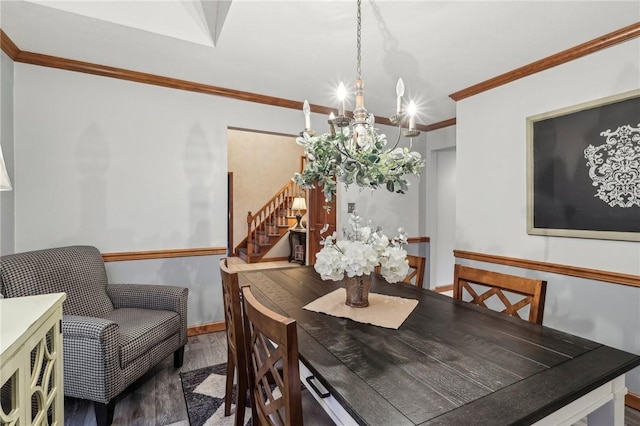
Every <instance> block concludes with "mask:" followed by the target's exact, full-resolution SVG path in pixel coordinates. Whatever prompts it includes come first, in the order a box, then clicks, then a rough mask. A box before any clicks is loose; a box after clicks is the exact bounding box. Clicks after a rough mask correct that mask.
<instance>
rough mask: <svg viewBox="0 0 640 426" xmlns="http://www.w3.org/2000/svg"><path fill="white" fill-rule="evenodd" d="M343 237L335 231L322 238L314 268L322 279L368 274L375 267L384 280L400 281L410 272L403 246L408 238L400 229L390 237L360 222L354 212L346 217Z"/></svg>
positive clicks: (335, 279)
mask: <svg viewBox="0 0 640 426" xmlns="http://www.w3.org/2000/svg"><path fill="white" fill-rule="evenodd" d="M342 232H343V234H344V237H345V238H344V239H342V240H337V239H336V233H335V232H334V233H333V235H331V236H327V237H325V238H324V239H323V242H322V244H323V245H324V247H323V248H322V250H320V252H318V254H317V255H316V263H315V265H314V268H315V270H316V272H318V273H319V274H320V277H321V278H322V279H323V280H333V281H338V280H341V279H343V278H344V276H345V273H346V274H347V277H355V276H362V275H370V274H371V272H373V271H374V269H375V268H376V266H378V265H379V266H380V273H381V274H382V276H383V277H384V279H385V280H386V281H387V282H390V283H395V282H399V281H402V280H403V279H404V278H405V277H406V276H407V273H408V272H409V262H408V261H407V252H406V250H404V248H403V245H404V244H406V243H407V237H406V234H405V232H404V230H403V229H402V228H400V229H398V235H397V236H396V237H394V238H392V239H391V240H390V239H389V238H387V236H386V235H384V234H383V233H382V230H381V229H380V228H375V229H374V228H373V226H372V224H371V221H369V222H368V223H367V224H366V225H364V226H363V225H362V218H361V217H360V216H358V215H357V214H356V213H355V212H354V213H353V214H351V215H350V217H349V226H348V227H345V228H343V230H342Z"/></svg>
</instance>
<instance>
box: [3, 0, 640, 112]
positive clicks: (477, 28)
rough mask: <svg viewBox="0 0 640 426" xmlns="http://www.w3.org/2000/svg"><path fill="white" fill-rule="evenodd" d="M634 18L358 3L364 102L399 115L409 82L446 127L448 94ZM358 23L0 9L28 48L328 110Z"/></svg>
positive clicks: (324, 11) (351, 72) (184, 7)
mask: <svg viewBox="0 0 640 426" xmlns="http://www.w3.org/2000/svg"><path fill="white" fill-rule="evenodd" d="M74 3H75V4H74ZM229 4H230V6H229ZM215 10H221V12H220V13H219V16H218V17H217V18H216V17H215V16H213V19H212V13H213V15H215ZM227 10H228V13H226V12H227ZM212 11H213V12H212ZM216 19H217V21H216ZM639 21H640V1H638V0H627V1H529V2H527V1H466V2H465V1H391V0H376V1H369V0H363V4H362V77H363V79H364V80H365V82H366V88H365V93H366V97H365V103H366V107H367V109H368V110H369V111H371V112H373V113H374V114H376V115H382V116H390V115H392V114H393V113H394V111H395V83H396V80H397V79H398V77H402V78H403V80H404V83H405V86H406V88H407V91H406V97H407V98H412V99H414V100H416V101H417V103H418V105H419V120H418V121H419V122H421V123H423V124H431V123H435V122H439V121H442V120H445V119H449V118H452V117H454V116H455V102H454V101H453V100H451V99H450V98H449V94H451V93H453V92H456V91H458V90H461V89H464V88H466V87H468V86H471V85H473V84H476V83H479V82H481V81H484V80H486V79H489V78H491V77H495V76H496V75H499V74H502V73H505V72H508V71H511V70H513V69H514V68H517V67H520V66H523V65H526V64H528V63H531V62H533V61H536V60H539V59H542V58H544V57H546V56H549V55H552V54H554V53H557V52H559V51H562V50H565V49H568V48H571V47H573V46H576V45H578V44H580V43H583V42H586V41H589V40H592V39H594V38H596V37H599V36H602V35H604V34H607V33H609V32H612V31H615V30H617V29H620V28H622V27H624V26H627V25H630V24H633V23H636V22H639ZM355 24H356V2H355V0H353V1H335V2H330V1H309V0H306V1H269V0H262V1H247V0H234V1H233V2H231V3H229V2H228V1H227V2H215V1H213V0H202V1H150V0H145V1H143V0H136V1H78V0H76V1H75V2H73V1H71V2H57V1H51V0H38V2H37V3H36V2H28V1H23V0H15V1H14V0H2V1H1V3H0V26H1V27H2V29H3V30H4V31H5V33H6V34H7V35H8V36H9V37H10V38H11V39H12V40H13V41H14V42H15V43H16V44H17V46H18V47H19V48H20V49H21V50H24V51H30V52H36V53H43V54H47V55H53V56H60V57H64V58H69V59H75V60H80V61H86V62H92V63H97V64H103V65H109V66H114V67H120V68H125V69H129V70H135V71H141V72H147V73H153V74H157V75H161V76H168V77H174V78H179V79H185V80H190V81H195V82H199V83H205V84H210V85H214V86H219V87H225V88H230V89H236V90H243V91H248V92H253V93H257V94H263V95H270V96H276V97H281V98H286V99H292V100H296V101H302V100H304V99H308V100H309V102H310V103H312V104H318V105H325V106H335V105H336V102H335V89H336V87H337V85H338V82H339V81H344V82H345V84H347V85H348V86H349V84H351V85H352V83H353V80H354V78H355V74H356V29H355V27H356V25H355ZM216 36H218V37H217V42H215V43H214V41H216V40H215V39H216ZM214 45H215V47H214ZM638 54H639V55H640V52H639V53H638ZM350 101H351V105H347V108H348V109H350V108H352V107H353V100H350Z"/></svg>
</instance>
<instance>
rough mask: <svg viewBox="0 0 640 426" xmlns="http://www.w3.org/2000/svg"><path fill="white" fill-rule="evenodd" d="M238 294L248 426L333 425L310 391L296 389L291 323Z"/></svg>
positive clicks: (294, 334)
mask: <svg viewBox="0 0 640 426" xmlns="http://www.w3.org/2000/svg"><path fill="white" fill-rule="evenodd" d="M242 295H243V297H242V299H243V308H244V330H245V335H244V338H245V351H246V353H247V366H248V368H247V370H248V379H249V394H250V397H251V412H252V419H253V424H254V425H275V426H290V425H291V426H300V425H303V424H307V425H313V426H325V425H326V426H329V425H331V426H333V425H335V422H334V421H333V420H332V419H331V417H330V416H329V415H328V414H327V413H326V411H325V410H324V409H323V408H322V407H321V406H320V404H319V403H318V402H317V401H316V399H315V398H314V396H313V395H312V394H311V390H309V389H308V388H301V386H300V367H299V364H298V361H299V360H298V334H297V325H296V321H295V320H294V319H293V318H287V317H284V316H282V315H280V314H278V313H276V312H273V311H271V310H270V309H268V308H267V307H266V306H264V305H262V304H261V303H260V302H258V301H257V300H256V298H255V297H254V295H253V294H252V293H251V288H249V287H243V288H242ZM307 382H308V383H309V385H310V386H311V387H314V388H315V386H314V385H313V382H312V381H311V380H309V379H307ZM318 392H320V391H318ZM326 396H328V394H326V395H321V397H326Z"/></svg>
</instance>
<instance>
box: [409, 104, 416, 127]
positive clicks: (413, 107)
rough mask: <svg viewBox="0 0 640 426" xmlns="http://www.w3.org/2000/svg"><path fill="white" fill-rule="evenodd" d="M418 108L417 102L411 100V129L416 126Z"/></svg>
mask: <svg viewBox="0 0 640 426" xmlns="http://www.w3.org/2000/svg"><path fill="white" fill-rule="evenodd" d="M416 110H417V107H416V103H415V102H413V101H411V102H409V111H408V112H409V130H414V129H415V128H416Z"/></svg>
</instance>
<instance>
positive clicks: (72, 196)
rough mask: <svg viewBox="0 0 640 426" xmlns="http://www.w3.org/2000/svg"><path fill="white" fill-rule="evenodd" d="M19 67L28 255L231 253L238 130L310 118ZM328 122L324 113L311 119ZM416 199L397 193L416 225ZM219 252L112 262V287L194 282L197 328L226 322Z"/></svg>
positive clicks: (19, 200)
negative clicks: (231, 146) (232, 160)
mask: <svg viewBox="0 0 640 426" xmlns="http://www.w3.org/2000/svg"><path fill="white" fill-rule="evenodd" d="M13 67H14V70H13V75H14V84H13V85H14V93H15V95H14V110H13V111H14V114H13V115H14V123H15V137H14V141H15V152H14V161H15V163H14V166H15V181H16V182H17V183H19V185H16V190H15V191H13V193H12V194H14V195H13V196H15V225H14V226H13V229H15V238H14V239H13V240H14V245H15V251H19V252H21V251H28V250H36V249H42V248H48V247H57V246H64V245H72V244H88V245H94V246H96V247H97V248H98V249H99V250H100V251H101V252H103V253H110V252H135V251H147V250H165V249H166V250H170V249H183V248H200V247H215V248H224V247H226V239H227V205H226V200H227V190H226V182H227V129H228V128H229V127H235V128H247V129H256V130H260V131H266V132H275V133H284V134H297V133H298V132H299V131H300V129H301V128H302V127H303V125H304V117H303V114H302V112H301V111H296V110H291V109H286V108H279V107H272V106H268V105H262V104H256V103H250V102H243V101H238V100H232V99H228V98H222V97H215V96H210V95H205V94H200V93H192V92H185V91H180V90H175V89H167V88H163V87H157V86H151V85H145V84H140V83H133V82H129V81H122V80H116V79H110V78H105V77H99V76H93V75H88V74H82V73H75V72H70V71H64V70H58V69H52V68H46V67H39V66H33V65H27V64H22V63H16V64H14V65H13ZM3 82H4V77H3ZM2 96H3V102H4V101H5V96H4V92H3V95H2ZM326 118H327V117H324V116H320V115H318V114H313V117H312V123H326ZM319 126H320V125H319ZM3 129H4V126H3ZM324 130H325V129H319V131H324ZM3 143H4V142H3ZM418 187H419V186H418V184H416V187H415V188H412V189H418ZM391 195H393V194H391ZM413 195H414V196H413V197H394V198H393V206H394V210H397V211H405V212H411V213H410V215H409V217H407V219H406V220H407V225H405V227H407V228H410V227H411V226H412V225H411V224H412V223H413V218H414V217H415V218H417V217H418V214H417V212H418V211H419V210H418V209H419V208H420V207H419V206H418V203H419V200H420V199H421V198H420V197H421V195H420V194H419V193H418V192H417V191H416V192H414V193H413ZM344 201H345V202H346V199H345V200H344ZM403 203H404V204H403ZM403 205H404V207H403ZM413 212H416V213H413ZM3 220H4V218H3ZM416 220H418V219H416ZM395 222H397V221H395V220H394V223H395ZM394 226H396V225H394ZM412 231H415V232H416V233H413V232H412V233H410V235H412V236H414V235H418V234H417V232H418V229H417V227H416V229H413V230H412ZM218 259H219V257H218V256H204V257H184V258H177V259H171V260H164V259H160V260H142V261H127V262H112V263H108V264H107V270H108V273H109V278H110V279H111V280H112V281H113V282H121V283H122V282H128V283H135V282H140V283H149V284H151V283H158V284H167V285H169V284H177V285H185V286H187V287H189V289H190V302H189V303H190V305H189V307H190V312H189V325H197V324H203V323H209V322H214V321H222V320H223V315H222V311H221V309H220V307H221V301H220V297H221V294H220V292H219V291H218V289H219V278H218V277H219V270H218V262H217V260H218Z"/></svg>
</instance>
